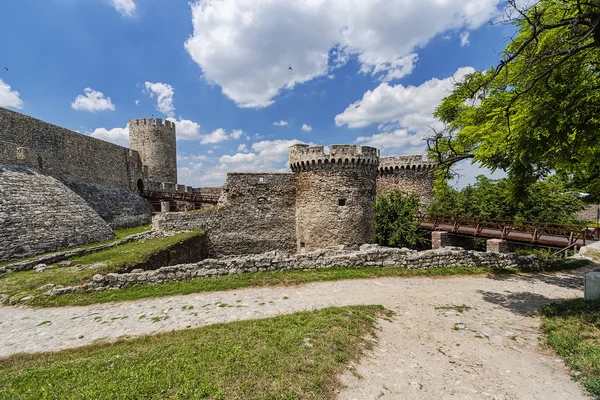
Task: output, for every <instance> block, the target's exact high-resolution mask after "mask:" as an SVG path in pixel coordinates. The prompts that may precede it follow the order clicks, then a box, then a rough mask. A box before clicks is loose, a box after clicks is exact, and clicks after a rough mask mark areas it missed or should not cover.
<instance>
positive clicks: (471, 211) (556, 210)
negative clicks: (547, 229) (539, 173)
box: [429, 175, 583, 224]
mask: <svg viewBox="0 0 600 400" xmlns="http://www.w3.org/2000/svg"><path fill="white" fill-rule="evenodd" d="M512 191H513V189H512V187H511V184H510V182H509V181H508V180H507V179H499V180H492V179H489V178H486V177H485V176H483V175H479V176H478V177H477V180H476V182H475V184H474V185H469V186H466V187H465V188H463V189H462V190H460V191H458V190H455V189H453V188H451V187H449V186H444V187H443V189H442V190H438V192H437V193H436V196H435V198H434V201H433V202H432V204H431V207H430V209H429V213H430V214H431V215H434V216H435V215H439V216H451V217H475V218H480V219H482V220H490V219H501V220H518V221H523V222H553V223H559V224H570V223H578V222H579V221H578V220H577V217H576V216H575V212H577V211H579V210H581V209H582V208H583V202H582V201H581V200H580V199H579V198H578V197H577V195H576V193H573V192H570V191H569V190H568V189H567V188H566V185H565V182H563V181H562V180H561V179H559V178H558V177H556V176H550V177H548V178H547V179H545V180H543V181H539V182H536V183H534V184H532V185H530V186H528V187H527V188H526V189H525V190H524V193H523V195H522V196H520V197H519V198H518V199H516V200H515V199H514V198H513V197H512Z"/></svg>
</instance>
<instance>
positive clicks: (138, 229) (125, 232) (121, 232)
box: [0, 225, 152, 267]
mask: <svg viewBox="0 0 600 400" xmlns="http://www.w3.org/2000/svg"><path fill="white" fill-rule="evenodd" d="M151 228H152V226H151V225H141V226H135V227H133V228H124V229H117V230H115V231H114V233H115V238H114V239H110V240H106V241H104V242H96V243H90V244H84V245H81V246H75V247H69V248H66V249H61V250H60V251H61V252H62V251H69V250H75V249H88V248H90V247H95V246H100V245H103V244H110V243H113V242H116V241H117V240H119V239H123V238H124V237H126V236H131V235H135V234H137V233H142V232H146V231H149V230H150V229H151ZM54 253H57V252H56V251H53V252H51V253H46V254H40V255H37V256H34V257H27V258H21V259H18V260H11V261H3V262H0V267H3V266H5V265H8V264H14V263H17V262H21V261H30V260H35V259H36V258H39V257H42V256H45V255H48V254H54Z"/></svg>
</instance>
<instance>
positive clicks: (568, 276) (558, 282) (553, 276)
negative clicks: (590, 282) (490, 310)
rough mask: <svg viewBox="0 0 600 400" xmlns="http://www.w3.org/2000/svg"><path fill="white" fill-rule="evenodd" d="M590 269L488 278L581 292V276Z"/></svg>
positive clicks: (491, 276) (503, 275)
mask: <svg viewBox="0 0 600 400" xmlns="http://www.w3.org/2000/svg"><path fill="white" fill-rule="evenodd" d="M592 269H593V268H591V267H585V268H579V269H576V270H570V271H561V272H545V273H531V274H498V275H490V276H488V278H489V279H493V280H497V281H524V282H528V283H538V282H543V283H546V284H548V285H553V286H559V287H563V288H567V289H582V290H583V274H584V273H586V272H587V271H590V270H592Z"/></svg>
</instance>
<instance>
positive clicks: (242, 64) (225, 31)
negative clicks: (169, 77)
mask: <svg viewBox="0 0 600 400" xmlns="http://www.w3.org/2000/svg"><path fill="white" fill-rule="evenodd" d="M499 3H500V0H463V1H440V0H420V1H414V0H381V1H377V2H373V1H371V0H311V1H303V2H298V1H280V0H261V1H254V0H229V1H218V0H202V1H200V0H196V1H194V2H193V3H192V4H191V8H192V24H193V27H194V32H193V35H192V36H191V37H190V38H189V39H188V40H187V41H186V43H185V48H186V50H187V51H188V53H189V54H190V56H191V57H192V59H193V60H194V61H195V62H196V63H197V64H198V65H199V67H200V68H201V69H202V73H203V78H204V79H205V80H207V81H208V82H211V83H216V84H217V85H219V86H220V87H221V89H222V91H223V93H224V94H225V95H226V96H227V97H229V98H230V99H232V100H233V101H234V102H235V103H236V104H237V105H238V106H240V107H252V108H259V107H266V106H268V105H270V104H271V103H272V102H273V101H274V98H275V97H276V96H277V95H278V94H280V93H281V91H282V90H287V89H293V88H294V86H295V85H297V84H301V83H303V82H307V81H310V80H311V79H314V78H316V77H319V76H324V77H326V76H328V75H329V74H330V73H331V71H332V70H333V69H335V68H336V67H338V66H340V65H343V64H344V63H346V62H347V61H348V60H349V59H350V58H352V57H355V58H356V59H357V61H358V62H359V63H360V65H361V71H362V72H363V73H367V74H372V75H373V76H376V77H377V78H378V79H382V80H384V81H389V80H392V79H398V78H400V77H402V76H405V75H406V74H408V73H410V72H411V71H412V69H413V67H414V62H415V60H416V58H417V56H416V52H417V50H418V49H419V48H421V47H423V46H425V45H426V44H427V43H428V42H429V41H430V40H431V39H432V38H433V37H435V36H437V35H439V34H442V33H445V32H448V31H453V30H467V29H468V30H472V29H475V28H477V27H479V26H481V25H482V24H483V23H485V22H486V21H488V20H490V19H491V18H493V17H494V16H495V15H497V13H498V7H497V6H498V4H499ZM307 27H310V29H307ZM399 38H400V39H399ZM288 66H291V67H292V70H291V71H290V70H289V69H288Z"/></svg>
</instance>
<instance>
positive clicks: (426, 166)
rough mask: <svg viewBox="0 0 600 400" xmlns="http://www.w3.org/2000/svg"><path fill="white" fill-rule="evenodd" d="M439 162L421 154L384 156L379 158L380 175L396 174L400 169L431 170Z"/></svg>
mask: <svg viewBox="0 0 600 400" xmlns="http://www.w3.org/2000/svg"><path fill="white" fill-rule="evenodd" d="M436 166H437V164H435V163H433V162H431V161H429V160H428V159H427V157H423V156H422V155H421V154H408V155H402V156H398V157H382V158H381V159H380V160H379V173H380V175H385V174H395V173H398V172H400V171H429V170H432V169H434V168H435V167H436Z"/></svg>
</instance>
